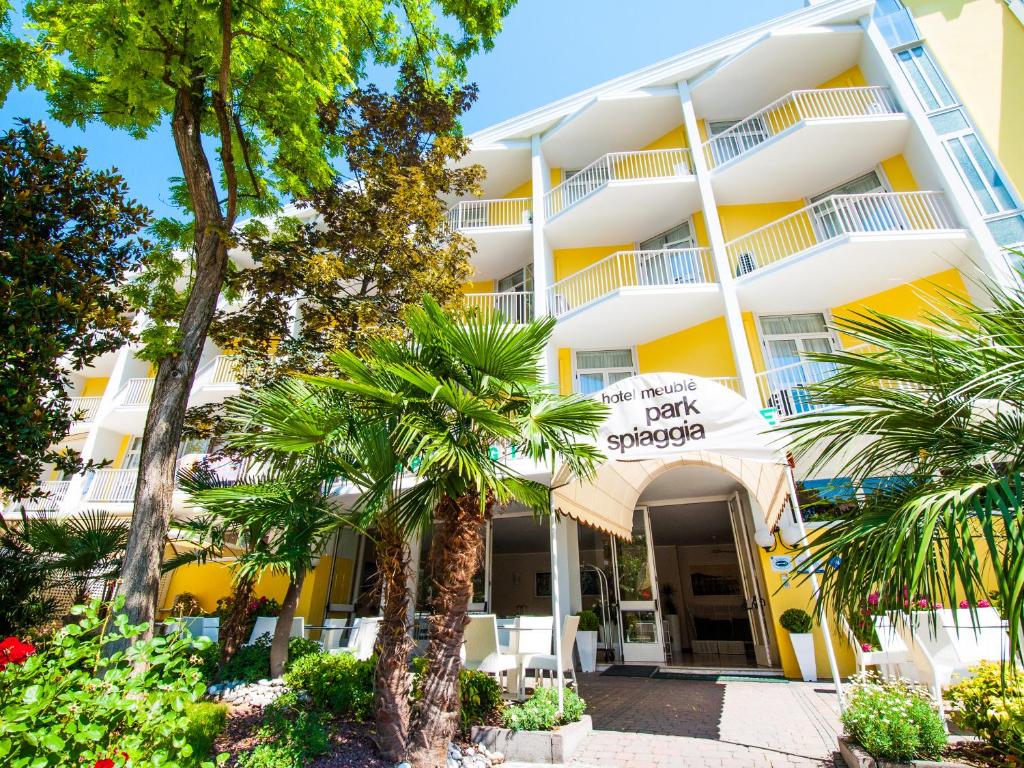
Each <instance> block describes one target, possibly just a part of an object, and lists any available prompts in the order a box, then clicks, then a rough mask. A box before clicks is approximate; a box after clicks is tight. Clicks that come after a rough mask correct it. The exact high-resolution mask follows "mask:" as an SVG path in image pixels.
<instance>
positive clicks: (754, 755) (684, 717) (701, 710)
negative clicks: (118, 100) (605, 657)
mask: <svg viewBox="0 0 1024 768" xmlns="http://www.w3.org/2000/svg"><path fill="white" fill-rule="evenodd" d="M580 677H581V679H580V693H581V694H582V695H583V697H584V698H585V699H586V701H587V709H588V711H589V712H590V715H591V716H592V717H593V719H594V732H593V733H592V734H591V735H590V736H588V737H587V740H586V741H585V742H584V744H583V746H582V747H581V748H580V750H579V752H577V753H576V755H575V757H574V759H573V761H572V763H571V766H572V768H604V767H605V766H614V767H615V768H662V767H663V766H664V767H665V768H668V767H669V766H672V768H675V766H686V767H687V768H690V767H691V766H692V768H704V766H708V768H711V766H714V768H734V767H735V768H741V767H742V768H747V767H748V766H755V767H756V768H767V767H768V766H780V767H782V768H809V767H811V766H814V767H815V768H821V767H822V766H829V768H831V766H833V765H834V764H835V763H833V752H834V751H835V749H836V733H837V732H838V730H839V720H838V717H839V708H838V703H837V701H836V696H835V691H834V688H833V686H832V684H831V683H824V682H820V683H799V682H746V681H729V682H724V683H718V682H710V681H708V682H705V681H695V680H652V679H636V678H621V677H601V676H599V675H581V676H580ZM838 765H842V763H841V762H839V763H838Z"/></svg>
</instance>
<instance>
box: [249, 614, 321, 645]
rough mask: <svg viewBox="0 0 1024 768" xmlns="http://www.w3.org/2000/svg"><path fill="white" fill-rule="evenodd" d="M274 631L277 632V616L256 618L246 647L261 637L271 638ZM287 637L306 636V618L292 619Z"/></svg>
mask: <svg viewBox="0 0 1024 768" xmlns="http://www.w3.org/2000/svg"><path fill="white" fill-rule="evenodd" d="M275 631H277V616H257V617H256V624H255V625H254V626H253V628H252V633H251V634H250V635H249V642H247V643H246V645H252V644H253V643H255V642H256V641H257V640H259V639H260V638H261V637H263V635H270V636H271V638H273V636H274V632H275ZM288 636H289V637H305V636H306V618H305V617H304V616H296V617H295V618H294V619H292V626H291V629H290V630H289V632H288Z"/></svg>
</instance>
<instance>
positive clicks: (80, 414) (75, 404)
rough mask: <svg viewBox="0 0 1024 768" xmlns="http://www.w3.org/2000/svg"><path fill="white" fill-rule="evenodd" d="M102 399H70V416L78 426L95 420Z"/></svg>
mask: <svg viewBox="0 0 1024 768" xmlns="http://www.w3.org/2000/svg"><path fill="white" fill-rule="evenodd" d="M102 399H103V398H102V397H72V398H71V415H72V416H73V417H74V419H75V421H76V422H77V423H79V424H85V423H86V422H90V421H92V420H93V419H95V418H96V411H97V410H99V407H100V401H101V400H102Z"/></svg>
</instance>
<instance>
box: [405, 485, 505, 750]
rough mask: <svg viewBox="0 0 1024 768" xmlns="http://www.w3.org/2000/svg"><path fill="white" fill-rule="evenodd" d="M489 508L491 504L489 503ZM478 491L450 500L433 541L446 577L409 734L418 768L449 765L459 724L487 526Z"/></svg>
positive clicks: (434, 558) (439, 570)
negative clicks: (466, 641) (466, 640)
mask: <svg viewBox="0 0 1024 768" xmlns="http://www.w3.org/2000/svg"><path fill="white" fill-rule="evenodd" d="M487 506H488V509H489V508H490V503H488V505H487ZM485 519H486V514H485V515H481V514H480V498H479V496H477V495H476V494H471V495H466V496H461V497H459V498H458V499H454V500H453V499H445V500H444V501H442V502H441V504H440V506H439V507H438V522H437V525H436V527H435V529H434V539H433V541H432V542H431V545H430V562H431V568H432V570H433V572H434V573H435V574H444V576H445V578H444V579H438V580H437V581H435V582H434V589H435V593H434V599H433V603H432V605H431V609H432V614H431V616H430V635H429V646H428V651H427V658H428V659H429V664H428V666H427V674H426V679H425V681H424V684H423V697H422V699H421V700H420V702H419V704H418V706H417V708H416V712H415V714H414V715H413V721H412V728H411V732H410V734H409V748H410V753H411V754H410V760H411V762H412V765H413V766H414V768H445V766H446V765H447V759H448V744H449V742H451V740H452V737H453V736H454V735H455V732H456V730H457V729H458V726H459V669H460V668H461V666H462V663H461V660H460V658H459V651H460V649H461V647H462V636H463V632H464V630H465V627H466V622H467V620H468V619H467V615H468V611H469V601H470V600H471V599H472V597H473V574H474V573H476V569H477V567H478V565H479V560H480V544H481V541H482V538H481V531H480V529H481V526H482V525H483V522H484V520H485Z"/></svg>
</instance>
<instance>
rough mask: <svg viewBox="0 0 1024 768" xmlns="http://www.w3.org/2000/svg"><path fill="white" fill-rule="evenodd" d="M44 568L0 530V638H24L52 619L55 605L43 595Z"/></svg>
mask: <svg viewBox="0 0 1024 768" xmlns="http://www.w3.org/2000/svg"><path fill="white" fill-rule="evenodd" d="M45 585H46V569H45V567H44V563H42V562H41V561H40V559H39V557H38V556H37V555H36V554H35V553H34V552H33V551H32V549H31V547H29V546H28V544H27V543H26V542H25V541H24V539H22V538H21V537H20V536H17V535H16V534H14V533H13V532H8V531H2V530H0V595H3V599H2V600H0V638H3V637H8V636H10V635H17V636H20V637H24V636H26V635H28V634H30V633H31V632H33V631H34V630H35V628H36V627H38V626H40V625H41V624H43V623H44V622H45V621H46V620H47V619H50V618H52V613H53V612H54V610H55V608H56V605H55V603H54V601H53V600H51V599H48V598H47V597H46V596H45V595H44V594H43V588H44V587H45Z"/></svg>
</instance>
